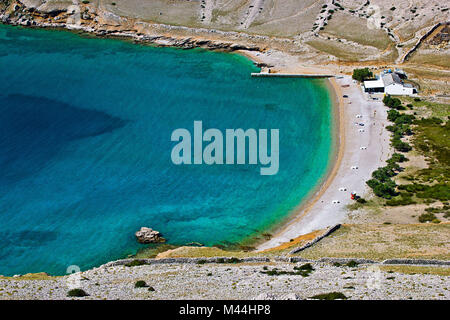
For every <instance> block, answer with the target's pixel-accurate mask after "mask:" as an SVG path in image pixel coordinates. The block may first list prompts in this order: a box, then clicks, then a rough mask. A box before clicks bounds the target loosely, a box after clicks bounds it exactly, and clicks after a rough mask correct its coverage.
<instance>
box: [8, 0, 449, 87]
mask: <svg viewBox="0 0 450 320" xmlns="http://www.w3.org/2000/svg"><path fill="white" fill-rule="evenodd" d="M448 9H449V5H448V4H447V3H446V2H442V1H437V0H430V1H425V0H418V1H406V0H400V1H386V0H371V1H370V0H369V1H367V0H356V1H350V0H302V1H299V0H177V1H174V0H115V1H110V0H86V1H81V0H2V1H1V2H0V20H1V21H3V22H4V23H11V24H22V25H28V26H32V25H39V26H47V27H52V26H53V27H65V28H70V29H83V30H85V31H91V32H96V33H97V34H100V35H105V34H113V35H122V36H124V35H134V36H140V37H141V38H140V39H139V40H142V39H143V38H146V39H147V40H148V41H151V42H153V43H156V44H159V45H176V46H182V47H187V48H190V47H197V46H200V47H207V48H212V49H225V50H227V49H230V46H231V45H234V46H235V47H234V48H233V50H238V49H248V48H251V49H253V50H260V51H264V50H268V49H270V50H279V51H282V52H285V53H288V54H289V55H292V56H294V57H295V58H296V59H298V60H299V61H300V62H301V63H304V64H307V65H318V66H320V67H321V68H324V67H327V68H330V70H332V72H345V73H349V72H351V69H352V68H353V67H354V66H355V65H364V66H367V65H371V66H374V67H375V68H376V67H385V66H386V65H389V66H393V65H401V66H402V67H405V68H407V71H408V72H409V73H410V74H411V77H412V78H413V80H414V81H416V82H417V83H418V85H419V86H422V87H423V88H424V89H425V90H423V91H426V93H440V94H447V93H448V92H447V91H448V88H447V87H448V86H447V85H446V81H448V78H449V70H448V69H449V65H448V61H450V49H449V46H448V37H445V36H444V37H441V38H439V39H441V40H440V41H439V43H438V44H437V45H434V44H433V43H436V41H434V42H433V41H431V42H427V41H424V40H429V39H424V36H425V35H427V34H428V33H429V32H432V31H433V30H434V28H436V26H437V25H438V24H439V23H441V24H442V23H444V24H445V23H446V22H448V21H449V20H450V19H449V10H448ZM117 32H119V33H120V34H117ZM114 33H116V34H114ZM434 36H435V34H433V37H434ZM425 38H427V37H425ZM229 42H231V43H229ZM428 43H430V44H431V45H428ZM406 58H407V60H406Z"/></svg>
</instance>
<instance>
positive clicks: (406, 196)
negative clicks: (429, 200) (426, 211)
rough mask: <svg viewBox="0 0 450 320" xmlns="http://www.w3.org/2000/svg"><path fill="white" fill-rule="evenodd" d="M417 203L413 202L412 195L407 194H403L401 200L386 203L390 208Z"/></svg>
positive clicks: (396, 199)
mask: <svg viewBox="0 0 450 320" xmlns="http://www.w3.org/2000/svg"><path fill="white" fill-rule="evenodd" d="M415 203H416V202H415V201H413V200H412V198H411V195H409V194H408V193H405V192H401V193H400V197H399V198H395V199H391V200H388V201H386V205H388V206H406V205H409V204H415Z"/></svg>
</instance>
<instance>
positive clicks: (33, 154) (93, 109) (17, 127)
mask: <svg viewBox="0 0 450 320" xmlns="http://www.w3.org/2000/svg"><path fill="white" fill-rule="evenodd" d="M0 71H1V72H0V274H3V275H13V274H18V273H27V272H41V271H45V272H49V273H51V274H57V275H61V274H64V273H65V271H66V268H67V267H68V266H70V265H78V266H80V267H81V269H87V268H90V267H93V266H97V265H100V264H102V263H105V262H107V261H110V260H113V259H118V258H122V257H124V256H126V255H128V254H133V253H135V252H136V251H137V250H138V249H140V248H142V247H143V246H142V245H139V244H138V243H137V242H136V240H135V238H134V232H135V231H136V230H138V229H139V228H140V227H141V226H149V227H152V228H154V229H156V230H159V231H161V232H162V233H163V234H164V236H165V237H166V238H167V240H168V242H169V243H172V244H179V245H181V244H186V243H189V242H192V241H197V242H200V243H203V244H206V245H214V244H230V243H236V242H239V241H242V240H243V239H245V238H248V237H250V236H252V235H254V234H255V233H257V232H261V231H263V230H264V229H267V228H268V227H270V226H273V225H274V224H276V223H277V222H280V221H281V220H282V219H283V218H284V217H286V216H287V215H288V214H289V212H290V211H291V210H292V209H293V208H294V207H295V206H296V205H298V204H299V203H300V202H301V200H302V199H304V198H305V196H306V195H307V194H308V192H310V190H311V189H312V188H313V187H314V186H315V185H317V183H318V181H319V180H320V178H321V177H323V175H324V174H325V172H326V168H327V165H328V162H329V158H330V153H331V149H332V110H331V103H330V98H329V96H328V91H327V88H326V86H325V84H324V82H322V81H319V80H317V81H312V80H306V79H267V78H251V77H250V73H251V72H257V71H258V69H257V68H256V67H255V66H254V65H253V64H252V63H251V62H250V61H249V60H247V59H246V58H244V57H241V56H238V55H235V54H226V53H217V52H207V51H204V50H179V49H170V48H167V49H166V48H152V47H148V46H141V45H135V44H131V43H127V42H123V41H117V40H106V39H88V38H82V37H79V36H78V35H75V34H72V33H69V32H61V31H48V30H30V29H21V28H15V27H10V26H0ZM194 120H201V121H203V127H204V128H205V129H207V128H218V129H221V130H223V132H225V129H227V128H233V129H234V128H243V129H248V128H255V129H260V128H264V129H271V128H277V129H279V130H280V169H279V172H278V174H277V175H273V176H261V175H260V174H259V168H260V166H259V165H256V166H255V165H213V166H207V165H197V166H195V165H191V166H175V165H173V164H172V162H171V159H170V153H171V149H172V147H173V146H174V144H175V143H173V142H171V141H170V136H171V132H172V131H173V130H174V129H176V128H188V129H189V130H191V132H192V130H193V121H194Z"/></svg>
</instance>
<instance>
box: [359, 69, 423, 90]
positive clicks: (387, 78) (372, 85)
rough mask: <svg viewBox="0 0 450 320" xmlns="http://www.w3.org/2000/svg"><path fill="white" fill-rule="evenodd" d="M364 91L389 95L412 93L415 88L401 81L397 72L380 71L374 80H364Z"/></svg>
mask: <svg viewBox="0 0 450 320" xmlns="http://www.w3.org/2000/svg"><path fill="white" fill-rule="evenodd" d="M364 91H365V92H370V93H373V92H382V93H386V94H389V95H413V94H414V93H417V90H416V89H415V88H414V87H413V86H412V85H410V84H407V83H406V84H405V83H403V81H402V79H400V77H399V75H398V74H397V73H385V72H383V73H381V74H380V76H379V77H378V78H377V79H376V80H368V81H364Z"/></svg>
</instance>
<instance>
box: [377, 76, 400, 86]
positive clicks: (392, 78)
mask: <svg viewBox="0 0 450 320" xmlns="http://www.w3.org/2000/svg"><path fill="white" fill-rule="evenodd" d="M381 79H382V80H383V83H384V86H385V87H387V86H390V85H391V84H394V83H397V84H402V80H401V79H400V77H399V76H398V75H397V74H395V73H386V74H383V75H382V76H381Z"/></svg>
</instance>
